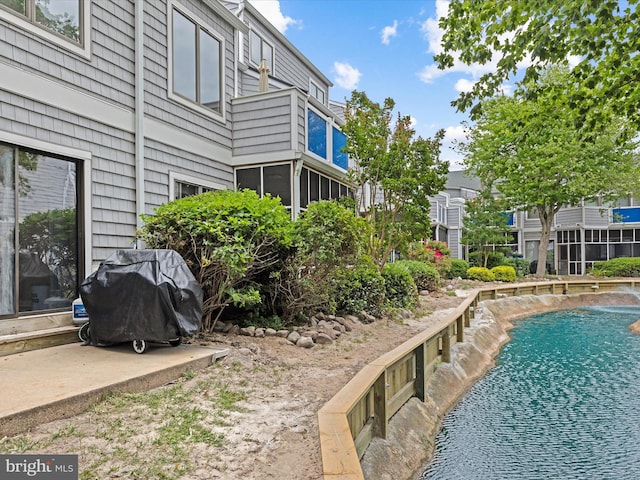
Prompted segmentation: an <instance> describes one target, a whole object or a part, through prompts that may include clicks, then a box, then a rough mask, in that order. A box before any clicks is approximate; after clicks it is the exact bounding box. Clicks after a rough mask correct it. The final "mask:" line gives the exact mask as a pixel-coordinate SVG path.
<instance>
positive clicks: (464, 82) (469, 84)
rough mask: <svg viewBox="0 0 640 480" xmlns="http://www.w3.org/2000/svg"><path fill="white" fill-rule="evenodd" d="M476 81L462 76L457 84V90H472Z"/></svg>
mask: <svg viewBox="0 0 640 480" xmlns="http://www.w3.org/2000/svg"><path fill="white" fill-rule="evenodd" d="M475 83H476V82H475V81H473V80H468V79H466V78H460V79H459V80H458V81H457V82H456V85H455V89H456V92H470V91H471V90H472V89H473V86H474V85H475Z"/></svg>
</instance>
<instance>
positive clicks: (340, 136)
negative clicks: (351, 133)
mask: <svg viewBox="0 0 640 480" xmlns="http://www.w3.org/2000/svg"><path fill="white" fill-rule="evenodd" d="M346 145H347V136H346V135H345V134H344V133H342V132H341V131H340V130H338V129H337V128H336V127H333V164H334V165H336V166H338V167H340V168H342V169H344V170H346V169H347V167H348V166H349V160H348V157H347V154H346V153H345V152H343V151H342V149H343V148H344V147H345V146H346Z"/></svg>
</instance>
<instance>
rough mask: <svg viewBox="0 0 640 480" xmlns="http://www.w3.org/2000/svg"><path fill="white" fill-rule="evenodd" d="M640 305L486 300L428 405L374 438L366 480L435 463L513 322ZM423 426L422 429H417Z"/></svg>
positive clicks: (403, 413)
mask: <svg viewBox="0 0 640 480" xmlns="http://www.w3.org/2000/svg"><path fill="white" fill-rule="evenodd" d="M610 305H640V298H639V297H638V296H636V295H634V294H632V293H625V292H603V293H582V294H572V295H527V296H522V297H507V298H500V299H496V300H485V301H482V302H480V303H479V304H478V306H477V307H476V312H475V313H476V314H475V318H474V319H473V320H472V322H471V326H470V327H468V328H466V329H465V341H464V342H463V343H457V344H455V345H454V346H453V347H452V349H451V350H452V355H451V362H450V363H442V364H440V365H439V366H438V368H437V369H436V371H435V372H434V374H433V375H432V377H431V378H430V379H429V382H428V385H427V392H426V395H425V401H424V402H422V401H420V400H418V399H417V398H415V397H414V398H412V399H410V400H409V401H408V402H407V403H406V404H405V405H404V406H402V408H400V410H399V411H398V412H397V413H396V414H395V415H394V416H393V417H392V418H391V419H390V420H389V425H388V430H387V437H386V439H383V438H381V437H374V438H373V439H372V441H371V443H370V444H369V447H368V448H367V450H366V452H365V454H364V455H363V457H362V459H361V461H360V464H361V467H362V472H363V475H364V478H366V479H372V480H373V479H375V480H387V479H388V480H398V479H416V478H419V477H420V476H421V474H422V472H423V471H424V469H425V467H426V465H427V464H428V463H429V462H430V461H431V458H432V456H433V452H434V446H435V438H436V436H437V434H438V432H439V430H440V427H441V424H442V420H443V419H444V417H445V415H446V414H447V413H448V412H449V411H450V410H451V409H452V408H453V407H454V406H455V405H456V404H457V402H458V401H459V400H460V399H461V398H462V397H463V396H464V395H465V394H466V393H467V391H468V390H469V388H470V387H471V386H472V385H473V384H474V383H475V382H476V381H478V380H479V379H480V378H482V377H483V376H484V375H485V374H486V373H487V372H488V371H489V370H490V369H491V368H492V367H493V365H494V359H495V358H496V356H497V355H498V354H499V353H500V350H501V349H502V347H503V346H504V345H505V344H506V343H507V342H508V341H509V334H508V332H509V330H511V329H512V328H513V322H514V321H516V320H518V319H521V318H525V317H529V316H532V315H535V314H538V313H544V312H549V311H559V310H567V309H572V308H580V307H588V306H610ZM416 425H420V426H421V428H419V429H417V428H415V426H416Z"/></svg>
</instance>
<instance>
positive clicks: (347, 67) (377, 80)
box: [250, 0, 491, 170]
mask: <svg viewBox="0 0 640 480" xmlns="http://www.w3.org/2000/svg"><path fill="white" fill-rule="evenodd" d="M250 1H251V3H252V4H253V5H254V6H255V7H256V8H257V9H258V10H259V11H260V12H261V13H262V14H263V15H264V16H265V17H266V18H267V19H269V20H270V21H271V22H272V23H273V24H274V25H275V26H276V27H277V28H278V29H279V30H280V31H281V32H283V33H284V35H285V36H286V37H287V38H288V39H289V40H290V41H291V42H292V43H293V44H294V45H295V46H296V47H297V48H298V49H299V50H300V52H302V54H303V55H305V56H306V57H307V58H308V59H309V60H310V61H311V62H313V63H314V64H315V65H316V66H317V67H318V68H319V69H320V70H321V71H322V72H323V73H324V74H325V75H326V76H327V78H329V79H330V80H331V81H332V82H333V83H334V86H333V88H332V90H331V92H330V98H331V99H332V100H336V101H341V102H342V101H344V100H345V98H348V97H349V96H350V95H351V91H352V90H354V89H355V90H359V91H364V92H366V93H367V95H368V96H369V98H370V99H372V100H374V101H376V102H382V101H383V100H384V99H385V98H386V97H391V98H393V99H394V100H395V102H396V110H397V111H398V112H400V113H402V114H403V115H410V116H411V117H412V118H413V120H414V128H415V129H416V132H417V133H418V134H419V135H422V136H423V137H431V136H433V134H434V133H435V132H436V131H437V130H438V129H441V128H443V129H445V130H446V132H447V135H446V137H445V145H444V146H443V149H442V155H441V157H442V158H443V159H445V160H449V161H450V162H451V169H452V170H460V169H461V168H462V167H461V156H460V155H459V154H458V153H455V152H454V151H453V150H451V149H450V148H449V146H450V145H451V143H452V142H453V141H454V140H455V139H462V138H463V134H462V127H461V125H460V123H461V122H462V121H463V120H466V119H467V115H466V114H462V113H457V112H456V111H455V109H454V108H453V107H451V105H450V102H451V101H452V100H454V99H455V98H457V96H458V94H459V92H460V91H462V90H464V89H468V88H469V87H470V86H471V85H472V84H473V82H474V81H475V80H477V78H478V77H479V76H480V75H481V74H482V73H484V72H485V71H487V69H489V68H491V65H489V66H485V67H480V66H473V67H467V66H464V65H461V64H456V66H455V67H454V68H453V69H452V70H451V71H447V72H443V71H441V70H438V69H437V68H436V67H435V65H434V62H433V55H434V53H436V52H438V51H440V46H439V39H440V35H441V32H440V31H439V29H438V27H437V23H438V22H437V18H438V16H439V15H444V14H446V11H447V5H448V4H447V2H446V1H445V0H250Z"/></svg>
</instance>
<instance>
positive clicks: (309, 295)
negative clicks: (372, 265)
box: [270, 201, 369, 324]
mask: <svg viewBox="0 0 640 480" xmlns="http://www.w3.org/2000/svg"><path fill="white" fill-rule="evenodd" d="M368 228H369V224H368V223H367V222H366V221H365V220H364V219H363V218H360V217H357V216H356V215H355V213H354V210H353V209H350V208H348V207H345V206H343V205H342V204H340V203H338V202H336V201H320V202H314V203H312V204H310V205H309V206H308V207H307V210H306V211H305V212H303V213H302V214H301V215H300V217H299V218H298V220H297V221H296V222H295V224H294V231H295V233H296V237H297V247H296V250H295V253H294V255H292V256H291V257H290V258H289V259H288V261H287V263H286V265H285V266H284V268H283V269H282V271H281V272H277V273H273V274H272V275H271V280H272V285H273V289H272V291H271V292H270V295H271V298H272V302H273V304H274V305H275V307H274V310H277V311H279V312H281V313H280V315H281V316H282V320H283V321H284V322H285V324H288V323H291V322H292V321H293V320H294V319H296V318H298V317H300V315H301V314H309V313H312V312H317V311H323V312H324V313H334V312H335V308H336V305H335V292H334V286H335V285H334V284H335V282H334V277H335V274H336V271H337V270H339V269H341V268H343V267H344V266H345V265H353V264H354V263H355V262H356V259H357V258H358V257H360V254H361V251H362V249H363V238H366V237H367V233H366V232H367V229H368Z"/></svg>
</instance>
